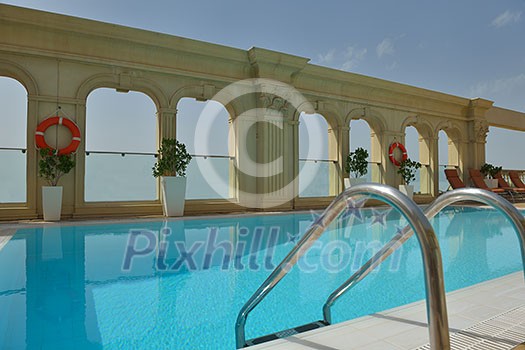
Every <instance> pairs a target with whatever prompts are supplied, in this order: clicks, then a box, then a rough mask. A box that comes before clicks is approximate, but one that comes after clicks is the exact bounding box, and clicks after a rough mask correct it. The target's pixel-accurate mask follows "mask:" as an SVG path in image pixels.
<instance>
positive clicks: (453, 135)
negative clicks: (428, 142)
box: [434, 120, 463, 142]
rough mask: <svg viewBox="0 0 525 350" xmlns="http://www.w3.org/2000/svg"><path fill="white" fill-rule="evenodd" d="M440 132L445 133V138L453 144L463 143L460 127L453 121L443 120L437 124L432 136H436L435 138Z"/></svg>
mask: <svg viewBox="0 0 525 350" xmlns="http://www.w3.org/2000/svg"><path fill="white" fill-rule="evenodd" d="M440 130H443V131H445V132H446V134H447V136H448V137H449V138H450V139H452V140H454V141H455V142H462V141H463V134H462V132H461V126H460V125H459V124H458V123H457V122H455V121H452V120H443V121H441V122H440V123H438V125H437V126H436V128H435V129H434V134H435V135H436V137H437V134H438V133H439V131H440Z"/></svg>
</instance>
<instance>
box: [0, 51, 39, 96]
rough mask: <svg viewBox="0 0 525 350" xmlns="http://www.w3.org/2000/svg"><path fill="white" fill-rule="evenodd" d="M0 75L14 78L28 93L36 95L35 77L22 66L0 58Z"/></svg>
mask: <svg viewBox="0 0 525 350" xmlns="http://www.w3.org/2000/svg"><path fill="white" fill-rule="evenodd" d="M0 76H6V77H9V78H12V79H15V80H16V81H18V82H19V83H20V84H22V85H23V86H24V88H25V89H26V91H27V94H28V95H30V96H31V95H38V85H37V83H36V80H35V78H33V76H32V75H31V74H30V73H29V72H28V71H27V70H26V69H24V68H23V67H22V66H20V65H18V64H16V63H14V62H11V61H7V60H3V59H0Z"/></svg>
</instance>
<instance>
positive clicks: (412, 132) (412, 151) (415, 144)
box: [405, 126, 421, 193]
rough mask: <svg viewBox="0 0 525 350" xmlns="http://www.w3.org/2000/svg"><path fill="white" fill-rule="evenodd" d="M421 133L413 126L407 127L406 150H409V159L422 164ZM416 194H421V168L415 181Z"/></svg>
mask: <svg viewBox="0 0 525 350" xmlns="http://www.w3.org/2000/svg"><path fill="white" fill-rule="evenodd" d="M419 138H420V136H419V132H418V131H417V129H416V128H415V127H413V126H407V127H406V129H405V148H406V149H407V156H408V158H409V159H411V160H414V161H416V162H420V163H421V160H420V159H419ZM412 185H414V193H421V168H420V169H418V170H417V172H416V179H415V180H414V183H413V184H412Z"/></svg>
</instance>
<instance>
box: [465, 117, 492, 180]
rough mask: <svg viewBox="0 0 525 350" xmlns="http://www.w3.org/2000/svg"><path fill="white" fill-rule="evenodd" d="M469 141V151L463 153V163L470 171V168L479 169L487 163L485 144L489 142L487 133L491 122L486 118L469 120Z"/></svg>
mask: <svg viewBox="0 0 525 350" xmlns="http://www.w3.org/2000/svg"><path fill="white" fill-rule="evenodd" d="M468 128H469V143H468V152H466V154H464V155H462V159H463V163H464V166H465V168H466V169H464V172H466V173H468V168H476V169H479V168H480V167H481V166H482V165H483V164H485V144H486V143H487V134H488V132H489V124H488V122H487V121H486V120H485V119H475V120H472V121H470V122H469V124H468Z"/></svg>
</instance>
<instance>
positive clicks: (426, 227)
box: [235, 183, 525, 350]
mask: <svg viewBox="0 0 525 350" xmlns="http://www.w3.org/2000/svg"><path fill="white" fill-rule="evenodd" d="M359 196H361V197H363V196H365V197H367V198H372V199H379V200H381V201H383V202H385V203H387V204H389V205H390V206H392V207H394V208H395V209H397V210H398V211H399V212H401V214H402V215H403V216H404V217H405V218H406V219H407V221H408V223H409V224H408V225H407V226H406V227H405V228H404V229H403V230H401V231H400V232H399V233H398V234H396V235H395V236H394V237H393V238H392V239H391V240H390V241H389V242H388V243H386V244H385V245H384V246H383V248H381V249H380V250H379V251H378V252H377V253H376V254H375V255H374V256H373V257H372V258H371V259H370V260H368V261H367V262H366V263H365V264H364V265H363V266H362V267H361V268H360V269H359V270H358V271H357V272H355V273H354V274H353V275H352V276H351V277H350V278H349V279H347V280H346V281H345V282H344V283H343V284H342V285H341V286H339V288H337V289H336V290H335V291H334V292H333V293H332V294H330V296H329V297H328V299H327V300H326V302H325V304H324V306H323V319H322V320H319V321H315V322H312V323H309V324H306V325H302V326H299V327H296V328H293V329H289V330H285V331H282V332H278V333H274V334H270V335H265V336H262V337H258V338H255V339H250V340H246V334H245V327H246V320H247V318H248V315H249V313H250V312H251V311H252V310H253V309H254V308H255V307H256V306H257V305H258V304H259V303H260V302H261V301H262V300H263V299H264V298H265V297H266V296H267V295H268V293H270V291H271V290H272V289H273V288H274V287H275V286H276V285H277V284H278V283H279V281H281V279H283V277H284V276H286V275H287V274H288V272H289V271H290V270H291V269H292V268H293V266H294V265H295V264H296V263H297V261H298V260H299V259H300V258H301V257H302V256H303V255H304V254H305V253H306V252H307V251H308V249H309V248H310V247H311V246H312V245H313V243H314V242H315V241H316V240H317V239H319V237H320V236H321V235H322V234H323V233H324V231H325V229H326V228H327V227H328V226H329V225H330V223H331V222H332V221H333V220H335V219H336V218H337V217H338V216H339V214H340V213H341V212H342V211H344V210H345V209H346V208H347V202H348V201H349V200H350V199H351V198H353V197H359ZM466 200H468V201H475V202H480V203H483V204H486V205H489V206H492V207H494V208H496V209H498V210H499V211H501V212H502V213H503V214H504V215H506V216H507V218H508V219H510V221H511V222H512V225H513V226H514V228H515V230H516V231H517V233H518V237H519V242H520V251H521V257H522V263H523V266H524V271H525V251H524V245H525V244H524V242H525V218H524V217H523V215H521V213H520V212H519V211H518V210H517V209H516V208H515V207H514V206H513V205H512V204H511V203H509V202H508V201H507V200H505V199H503V198H502V197H500V196H498V195H496V194H494V193H492V192H489V191H485V190H481V189H477V188H462V189H457V190H453V191H449V192H446V193H444V194H443V195H441V196H439V197H438V198H437V199H436V200H435V201H434V202H433V203H432V204H431V205H429V206H428V207H427V209H426V210H425V211H424V212H423V211H422V210H421V209H420V208H419V207H418V206H417V205H416V204H415V203H414V202H413V201H412V200H410V199H409V198H408V197H406V196H405V195H403V194H402V193H400V192H399V191H397V190H396V189H394V188H392V187H390V186H386V185H380V184H372V183H369V184H362V185H357V186H352V187H350V188H349V189H347V190H345V191H344V192H343V193H341V194H340V195H339V196H338V197H336V198H335V199H334V201H333V202H332V203H331V204H330V205H329V206H328V207H327V208H326V210H325V211H324V212H323V214H322V215H321V216H319V217H318V218H317V219H316V220H315V222H314V223H313V224H312V225H311V226H310V228H309V229H308V230H307V231H306V233H305V234H304V236H303V237H302V238H301V239H300V240H299V242H297V244H296V245H295V247H294V248H293V249H292V250H291V251H290V253H288V255H287V256H286V257H285V258H284V259H283V261H281V263H280V264H279V265H278V266H277V267H276V268H275V270H274V271H273V272H272V273H271V274H270V276H269V277H268V278H267V279H266V280H265V281H264V282H263V283H262V285H261V286H260V287H259V288H258V289H257V291H256V292H255V293H254V294H253V295H252V296H251V297H250V299H249V300H248V301H247V302H246V303H245V304H244V306H243V307H242V309H241V310H240V312H239V315H238V316H237V321H236V324H235V336H236V345H237V349H241V348H245V347H248V346H252V345H256V344H260V343H264V342H267V341H270V340H275V339H279V338H285V337H287V336H290V335H294V334H297V333H301V332H305V331H308V330H313V329H316V328H320V327H324V326H327V325H330V324H331V322H332V315H331V307H332V306H333V305H334V304H335V302H336V301H337V299H339V298H340V297H341V296H342V295H344V294H345V293H346V292H348V291H349V290H350V289H352V288H353V287H354V286H355V285H356V284H357V283H359V282H360V281H361V280H362V279H363V278H365V277H366V276H367V275H368V274H369V273H370V272H371V271H373V270H374V269H375V268H376V267H377V266H379V265H380V264H381V263H382V262H383V261H384V260H385V259H387V258H388V257H389V256H390V255H391V254H392V253H393V252H394V251H395V250H396V249H398V248H399V247H400V246H402V245H403V244H404V243H405V242H406V241H407V240H408V239H409V238H410V237H412V235H413V234H414V232H415V233H416V236H417V239H418V241H419V245H420V248H421V253H422V256H423V264H424V272H425V291H426V307H427V319H428V325H429V338H430V346H431V349H433V350H447V349H450V337H449V329H448V317H447V306H446V300H445V290H444V283H443V281H444V279H443V264H442V261H441V252H440V249H439V244H438V241H437V238H436V235H435V233H434V229H433V228H432V226H431V225H430V222H429V219H431V218H433V217H434V216H436V215H437V214H438V213H439V212H440V211H441V210H443V209H444V208H445V207H447V206H448V205H451V204H453V203H456V202H460V201H466Z"/></svg>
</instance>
